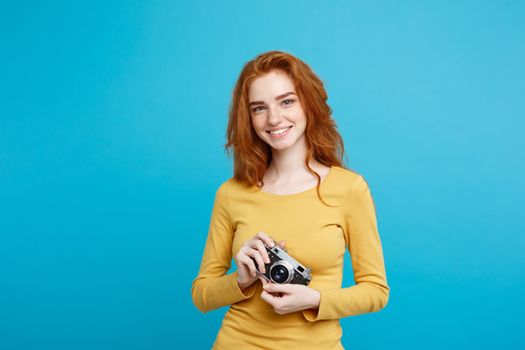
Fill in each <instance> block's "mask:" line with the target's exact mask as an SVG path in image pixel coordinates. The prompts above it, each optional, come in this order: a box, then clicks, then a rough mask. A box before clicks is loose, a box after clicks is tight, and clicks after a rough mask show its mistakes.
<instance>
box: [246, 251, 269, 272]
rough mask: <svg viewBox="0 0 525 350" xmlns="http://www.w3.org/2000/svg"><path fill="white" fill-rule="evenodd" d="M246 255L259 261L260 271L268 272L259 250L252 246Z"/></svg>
mask: <svg viewBox="0 0 525 350" xmlns="http://www.w3.org/2000/svg"><path fill="white" fill-rule="evenodd" d="M246 255H248V256H249V257H252V258H254V259H255V261H256V262H257V266H259V271H261V273H265V272H266V269H265V267H264V261H263V258H262V256H261V253H260V252H259V250H256V249H253V248H252V249H250V250H249V251H247V252H246Z"/></svg>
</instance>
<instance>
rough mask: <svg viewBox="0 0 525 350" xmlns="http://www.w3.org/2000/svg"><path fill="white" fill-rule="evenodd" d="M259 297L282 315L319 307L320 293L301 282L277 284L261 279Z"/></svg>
mask: <svg viewBox="0 0 525 350" xmlns="http://www.w3.org/2000/svg"><path fill="white" fill-rule="evenodd" d="M261 280H263V279H262V278H261ZM261 298H262V299H263V300H264V301H266V302H267V303H268V304H270V305H271V306H272V307H273V309H274V311H275V312H276V313H278V314H279V315H284V314H289V313H291V312H296V311H301V310H306V309H317V308H319V302H320V301H321V293H319V291H317V290H315V289H312V288H309V287H307V286H304V285H302V284H278V283H271V282H266V281H263V291H262V293H261Z"/></svg>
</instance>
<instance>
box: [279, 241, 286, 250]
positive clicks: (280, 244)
mask: <svg viewBox="0 0 525 350" xmlns="http://www.w3.org/2000/svg"><path fill="white" fill-rule="evenodd" d="M277 245H278V246H279V247H280V248H281V249H283V250H284V251H286V249H285V248H284V246H285V245H286V241H279V243H277Z"/></svg>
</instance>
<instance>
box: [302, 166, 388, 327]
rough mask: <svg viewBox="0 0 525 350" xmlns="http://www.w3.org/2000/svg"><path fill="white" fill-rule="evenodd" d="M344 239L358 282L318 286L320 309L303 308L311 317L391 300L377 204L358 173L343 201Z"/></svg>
mask: <svg viewBox="0 0 525 350" xmlns="http://www.w3.org/2000/svg"><path fill="white" fill-rule="evenodd" d="M343 211H344V231H345V233H344V234H345V240H346V242H347V245H348V249H349V252H350V256H351V259H352V268H353V270H354V281H355V285H354V286H351V287H348V288H337V289H318V290H319V292H320V294H321V300H320V304H319V308H318V309H309V310H304V311H303V315H304V317H305V318H306V319H307V320H308V321H312V322H313V321H319V320H328V319H337V318H343V317H347V316H354V315H359V314H363V313H368V312H376V311H379V310H381V309H382V308H384V307H385V306H386V304H387V302H388V296H389V293H390V288H389V286H388V284H387V280H386V272H385V266H384V259H383V251H382V247H381V241H380V238H379V233H378V230H377V220H376V212H375V206H374V202H373V199H372V195H371V194H370V189H369V187H368V184H367V183H366V181H365V180H364V179H363V177H362V176H361V175H359V177H358V179H357V181H356V182H355V184H354V185H353V186H352V188H351V189H350V192H349V194H348V196H347V198H346V199H345V201H344V203H343Z"/></svg>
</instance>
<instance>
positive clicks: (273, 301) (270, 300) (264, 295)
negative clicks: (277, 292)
mask: <svg viewBox="0 0 525 350" xmlns="http://www.w3.org/2000/svg"><path fill="white" fill-rule="evenodd" d="M261 299H262V300H264V301H265V302H267V303H268V304H270V305H271V306H272V307H275V305H276V299H277V297H276V296H274V295H271V294H270V293H268V292H266V291H264V290H263V291H262V292H261Z"/></svg>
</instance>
